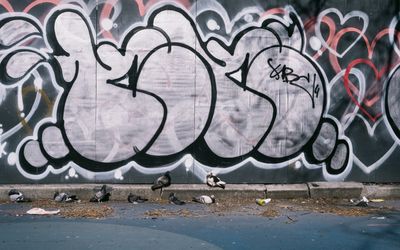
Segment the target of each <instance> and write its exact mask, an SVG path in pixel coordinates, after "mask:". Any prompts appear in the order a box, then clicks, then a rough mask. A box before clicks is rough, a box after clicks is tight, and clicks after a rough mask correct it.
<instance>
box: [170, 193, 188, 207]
mask: <svg viewBox="0 0 400 250" xmlns="http://www.w3.org/2000/svg"><path fill="white" fill-rule="evenodd" d="M168 200H169V202H170V203H171V204H175V205H184V204H185V202H184V201H181V200H179V199H178V197H176V196H175V194H174V193H170V194H169V197H168Z"/></svg>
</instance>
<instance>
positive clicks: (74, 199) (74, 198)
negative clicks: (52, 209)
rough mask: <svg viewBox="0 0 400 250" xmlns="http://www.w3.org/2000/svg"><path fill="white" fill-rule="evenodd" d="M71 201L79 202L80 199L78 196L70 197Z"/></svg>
mask: <svg viewBox="0 0 400 250" xmlns="http://www.w3.org/2000/svg"><path fill="white" fill-rule="evenodd" d="M69 199H70V200H72V201H77V200H79V199H78V197H77V196H76V195H70V196H69Z"/></svg>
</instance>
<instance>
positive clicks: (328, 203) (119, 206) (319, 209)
mask: <svg viewBox="0 0 400 250" xmlns="http://www.w3.org/2000/svg"><path fill="white" fill-rule="evenodd" d="M7 204H8V205H12V206H13V207H14V208H15V207H16V208H18V209H14V208H13V209H12V208H11V207H9V208H8V209H4V206H7ZM0 205H1V206H0V212H6V213H8V214H10V215H16V216H19V215H22V214H25V213H26V211H27V210H28V209H30V208H35V207H37V208H42V209H45V210H50V211H54V210H58V209H59V210H60V213H59V216H61V217H66V218H105V217H110V216H127V215H128V216H138V217H144V218H152V219H156V218H165V217H178V216H179V217H202V216H209V215H214V216H226V215H252V216H262V217H268V218H275V217H280V216H286V217H287V219H288V223H290V222H294V221H295V220H294V219H293V218H292V217H291V215H290V214H291V213H295V212H300V211H304V213H328V214H335V215H340V216H367V215H376V214H380V213H382V212H388V211H396V210H397V211H398V210H400V209H399V208H396V207H391V206H388V205H387V204H385V202H379V203H378V202H377V203H374V202H370V203H369V204H368V206H366V207H358V206H355V204H354V203H352V202H350V201H349V200H347V199H287V200H274V199H272V200H271V201H270V202H269V203H267V204H266V205H264V206H259V205H257V204H256V202H255V199H229V200H218V201H217V203H215V204H210V205H203V204H194V203H192V202H189V203H188V204H186V205H183V206H177V205H173V204H169V202H168V201H166V200H160V201H157V202H148V203H144V204H140V205H139V207H138V205H134V204H131V203H128V202H123V201H111V202H104V203H90V202H87V201H82V202H73V203H59V202H56V201H53V200H37V201H33V202H30V203H24V204H23V205H22V206H19V205H20V204H11V203H10V202H6V203H3V204H0ZM135 206H136V207H135ZM139 208H140V209H139Z"/></svg>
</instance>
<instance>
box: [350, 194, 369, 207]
mask: <svg viewBox="0 0 400 250" xmlns="http://www.w3.org/2000/svg"><path fill="white" fill-rule="evenodd" d="M350 202H352V203H354V205H355V206H357V207H368V202H369V200H368V199H367V197H365V196H363V197H362V199H361V200H353V199H351V200H350Z"/></svg>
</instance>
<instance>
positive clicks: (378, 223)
mask: <svg viewBox="0 0 400 250" xmlns="http://www.w3.org/2000/svg"><path fill="white" fill-rule="evenodd" d="M222 202H223V203H224V204H222ZM249 202H250V201H244V202H238V203H234V204H233V203H232V204H229V200H227V201H220V203H218V204H211V205H203V204H195V203H190V202H189V203H188V204H186V205H183V206H177V205H172V204H168V203H167V202H166V201H165V200H162V201H160V202H148V203H143V204H136V205H134V204H131V203H128V202H122V201H121V202H108V203H98V204H97V203H95V204H92V203H80V204H66V205H62V206H60V205H58V204H55V203H52V202H49V203H46V202H42V203H40V202H39V203H35V202H34V203H10V202H4V203H2V204H0V249H24V250H26V249H400V240H399V239H400V201H399V200H385V201H382V202H381V201H380V202H379V203H374V204H372V203H371V204H370V205H369V206H368V207H354V205H353V204H350V203H348V200H345V199H340V200H337V201H334V202H329V201H326V200H312V201H310V200H309V199H304V200H303V199H301V200H279V201H278V200H274V199H273V200H272V201H271V203H269V204H267V205H266V206H258V205H256V204H255V202H254V203H249ZM38 205H43V207H44V208H45V209H50V210H51V209H60V210H61V213H60V214H59V215H51V216H43V215H42V216H40V215H27V214H26V211H27V210H29V209H30V208H32V207H34V206H38ZM79 206H80V207H82V208H87V209H89V208H90V209H93V208H94V209H99V210H101V209H104V208H106V207H107V208H111V210H110V211H112V212H110V213H109V214H106V215H104V216H100V217H94V218H87V214H83V216H86V218H85V217H82V216H80V214H79V211H80V210H79V211H78V210H73V211H78V212H77V213H78V214H76V215H75V216H74V214H72V215H71V214H69V213H65V214H63V213H62V212H63V210H68V209H74V208H76V207H79ZM107 211H108V210H107ZM344 211H345V213H343V212H344Z"/></svg>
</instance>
